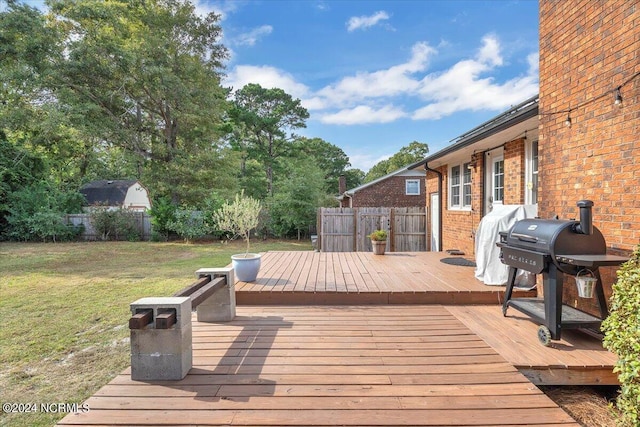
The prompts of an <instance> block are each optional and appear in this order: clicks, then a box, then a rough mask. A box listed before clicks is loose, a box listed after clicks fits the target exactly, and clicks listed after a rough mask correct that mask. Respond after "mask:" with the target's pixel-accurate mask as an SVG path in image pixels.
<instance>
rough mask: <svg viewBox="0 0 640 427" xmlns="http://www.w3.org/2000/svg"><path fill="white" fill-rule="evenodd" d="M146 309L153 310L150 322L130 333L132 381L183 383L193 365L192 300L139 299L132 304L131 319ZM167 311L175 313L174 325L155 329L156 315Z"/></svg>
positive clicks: (178, 298)
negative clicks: (182, 380)
mask: <svg viewBox="0 0 640 427" xmlns="http://www.w3.org/2000/svg"><path fill="white" fill-rule="evenodd" d="M145 309H151V310H153V321H152V322H151V323H150V324H148V325H147V326H146V327H145V328H143V329H131V379H132V380H136V381H156V380H181V379H183V378H184V377H185V376H186V375H187V373H188V372H189V370H190V369H191V367H192V364H193V349H192V344H191V340H192V330H191V299H190V298H188V297H169V298H142V299H139V300H137V301H135V302H133V303H131V312H132V314H134V315H135V314H137V313H138V312H140V311H142V310H145ZM170 310H175V312H176V323H175V324H174V325H173V326H172V327H171V328H169V329H155V319H156V317H157V315H158V313H165V312H167V311H170Z"/></svg>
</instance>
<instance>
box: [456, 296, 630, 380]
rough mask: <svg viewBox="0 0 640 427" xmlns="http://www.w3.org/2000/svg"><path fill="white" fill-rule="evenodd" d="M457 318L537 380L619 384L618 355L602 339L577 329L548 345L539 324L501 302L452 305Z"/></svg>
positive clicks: (531, 378) (565, 333)
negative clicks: (504, 309)
mask: <svg viewBox="0 0 640 427" xmlns="http://www.w3.org/2000/svg"><path fill="white" fill-rule="evenodd" d="M447 310H449V311H450V312H451V313H452V314H453V315H454V316H456V318H458V319H460V320H461V321H462V322H463V323H464V324H465V325H466V326H467V327H468V328H469V329H471V330H472V331H473V332H474V333H476V334H477V335H478V336H479V337H480V338H482V339H483V340H484V341H486V342H487V344H489V345H490V346H491V347H492V348H494V349H495V350H496V351H497V352H498V353H500V355H502V356H503V357H504V358H505V359H506V360H507V361H508V362H509V363H511V364H512V365H513V366H515V367H516V368H517V369H519V370H520V371H521V372H523V373H525V374H526V375H527V377H528V378H529V379H530V380H531V381H532V382H534V383H536V384H554V385H618V379H617V376H616V375H615V374H614V373H613V366H614V365H615V363H616V356H615V355H614V354H613V353H611V352H609V351H607V350H606V349H604V348H603V347H602V342H601V341H600V340H599V339H597V338H594V337H592V336H590V335H587V334H585V333H583V332H580V331H577V330H566V331H563V333H562V339H561V340H558V341H552V343H551V346H549V347H544V346H542V345H541V344H540V343H539V342H538V338H537V329H538V324H536V323H534V322H533V321H531V320H530V319H529V318H528V317H527V316H525V315H524V314H521V313H519V312H517V311H516V310H513V309H511V310H508V311H507V317H504V316H503V315H502V310H501V307H500V306H450V307H447Z"/></svg>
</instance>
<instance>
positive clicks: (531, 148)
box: [525, 141, 538, 205]
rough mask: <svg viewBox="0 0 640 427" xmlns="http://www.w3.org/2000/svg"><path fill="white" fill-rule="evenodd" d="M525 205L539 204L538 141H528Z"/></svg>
mask: <svg viewBox="0 0 640 427" xmlns="http://www.w3.org/2000/svg"><path fill="white" fill-rule="evenodd" d="M527 142H528V144H527V151H526V165H527V166H526V174H527V180H526V183H527V184H526V191H525V203H527V204H530V205H535V204H537V203H538V141H527Z"/></svg>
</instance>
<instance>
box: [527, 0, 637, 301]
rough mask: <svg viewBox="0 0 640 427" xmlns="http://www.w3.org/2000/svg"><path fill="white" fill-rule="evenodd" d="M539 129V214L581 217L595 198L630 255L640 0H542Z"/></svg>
mask: <svg viewBox="0 0 640 427" xmlns="http://www.w3.org/2000/svg"><path fill="white" fill-rule="evenodd" d="M539 135H540V137H539V151H540V174H539V176H540V187H539V192H538V207H539V209H538V210H539V215H540V216H541V217H551V216H554V215H558V216H559V217H561V218H571V217H574V216H575V202H576V200H579V199H589V200H592V201H593V202H594V204H595V206H594V207H593V223H594V225H595V226H596V227H598V228H599V229H600V231H601V232H602V233H603V235H604V237H605V240H606V243H607V252H608V253H611V254H614V255H628V254H629V253H630V251H632V250H633V249H634V248H635V247H636V246H637V245H638V244H639V243H640V191H638V187H639V186H640V1H638V0H617V1H593V0H573V1H571V2H559V1H554V0H540V132H539ZM614 270H615V268H611V269H610V271H608V272H607V273H608V274H606V275H605V277H604V282H605V293H606V294H607V295H608V294H609V292H610V287H611V284H612V283H613V280H614V274H613V273H614ZM564 290H565V300H567V301H569V302H570V303H572V304H573V305H576V306H578V307H579V308H583V309H588V308H589V307H588V306H585V303H587V302H588V301H590V300H585V299H580V298H576V297H575V295H574V294H575V290H574V289H573V287H570V286H566V287H565V288H564ZM587 305H588V304H587Z"/></svg>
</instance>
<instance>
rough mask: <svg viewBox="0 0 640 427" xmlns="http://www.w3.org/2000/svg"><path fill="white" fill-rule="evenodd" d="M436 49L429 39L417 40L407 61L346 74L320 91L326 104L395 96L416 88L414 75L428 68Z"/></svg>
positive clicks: (417, 84) (417, 83) (417, 82)
mask: <svg viewBox="0 0 640 427" xmlns="http://www.w3.org/2000/svg"><path fill="white" fill-rule="evenodd" d="M435 53H436V50H435V49H434V48H432V47H431V46H429V45H428V44H427V43H424V42H421V43H416V44H415V45H414V46H413V48H412V55H411V58H410V59H409V61H408V62H405V63H403V64H399V65H394V66H393V67H390V68H388V69H386V70H379V71H375V72H372V73H366V72H363V73H358V74H356V75H355V76H349V77H345V78H343V79H342V80H340V81H339V82H337V83H335V84H333V85H329V86H327V87H325V88H323V89H321V90H320V91H318V95H319V96H321V97H324V98H326V99H327V104H329V103H333V104H345V103H349V102H358V101H361V100H364V99H366V98H379V97H385V96H396V95H400V94H405V93H409V92H412V91H416V90H418V88H419V84H420V82H419V81H418V80H416V79H415V78H412V77H411V76H412V75H413V74H416V73H419V72H421V71H425V70H426V68H427V65H428V62H429V58H430V57H431V56H432V55H434V54H435Z"/></svg>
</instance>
